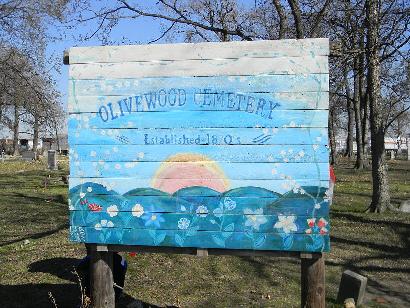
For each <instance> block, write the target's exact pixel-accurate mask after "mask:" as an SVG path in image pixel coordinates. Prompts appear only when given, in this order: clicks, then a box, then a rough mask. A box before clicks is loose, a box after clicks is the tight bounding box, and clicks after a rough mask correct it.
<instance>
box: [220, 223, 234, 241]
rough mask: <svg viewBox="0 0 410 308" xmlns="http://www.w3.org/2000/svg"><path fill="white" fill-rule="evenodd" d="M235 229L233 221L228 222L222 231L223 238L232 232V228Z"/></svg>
mask: <svg viewBox="0 0 410 308" xmlns="http://www.w3.org/2000/svg"><path fill="white" fill-rule="evenodd" d="M234 229H235V224H234V223H230V224H229V225H227V226H225V228H224V231H225V232H224V233H222V236H223V237H224V238H228V237H230V236H231V235H232V234H233V230H234Z"/></svg>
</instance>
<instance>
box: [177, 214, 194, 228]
mask: <svg viewBox="0 0 410 308" xmlns="http://www.w3.org/2000/svg"><path fill="white" fill-rule="evenodd" d="M190 223H191V221H190V220H189V219H188V218H185V217H183V218H181V219H180V220H178V229H181V230H186V229H188V228H189V225H190Z"/></svg>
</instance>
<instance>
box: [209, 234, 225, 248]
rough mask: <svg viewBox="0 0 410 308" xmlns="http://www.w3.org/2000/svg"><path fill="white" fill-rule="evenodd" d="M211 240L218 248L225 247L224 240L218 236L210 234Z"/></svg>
mask: <svg viewBox="0 0 410 308" xmlns="http://www.w3.org/2000/svg"><path fill="white" fill-rule="evenodd" d="M212 239H213V241H214V242H215V244H217V245H218V246H221V247H225V239H223V238H222V237H221V236H220V235H217V234H212Z"/></svg>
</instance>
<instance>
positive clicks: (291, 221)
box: [273, 215, 298, 233]
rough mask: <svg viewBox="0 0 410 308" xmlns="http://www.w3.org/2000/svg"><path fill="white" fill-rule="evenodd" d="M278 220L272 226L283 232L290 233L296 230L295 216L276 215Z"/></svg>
mask: <svg viewBox="0 0 410 308" xmlns="http://www.w3.org/2000/svg"><path fill="white" fill-rule="evenodd" d="M278 219H279V221H278V222H276V223H275V225H274V226H273V227H274V228H276V229H282V230H283V232H285V233H290V232H291V231H294V232H296V231H297V230H298V227H297V226H296V224H295V219H296V217H295V216H284V215H279V216H278Z"/></svg>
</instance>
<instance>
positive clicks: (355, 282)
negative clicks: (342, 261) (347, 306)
mask: <svg viewBox="0 0 410 308" xmlns="http://www.w3.org/2000/svg"><path fill="white" fill-rule="evenodd" d="M366 286H367V277H364V276H362V275H360V274H357V273H355V272H352V271H350V270H346V271H344V272H343V274H342V279H341V280H340V286H339V293H338V294H337V302H339V303H344V301H345V299H347V298H353V299H354V301H355V303H356V305H357V306H359V305H360V304H362V302H363V298H364V294H365V292H366Z"/></svg>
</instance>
